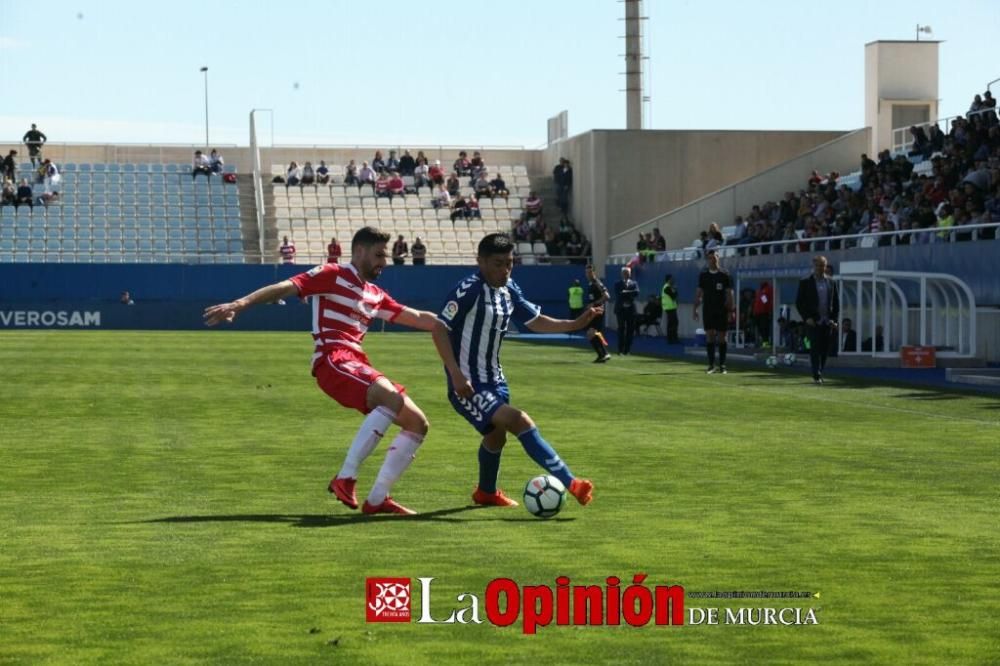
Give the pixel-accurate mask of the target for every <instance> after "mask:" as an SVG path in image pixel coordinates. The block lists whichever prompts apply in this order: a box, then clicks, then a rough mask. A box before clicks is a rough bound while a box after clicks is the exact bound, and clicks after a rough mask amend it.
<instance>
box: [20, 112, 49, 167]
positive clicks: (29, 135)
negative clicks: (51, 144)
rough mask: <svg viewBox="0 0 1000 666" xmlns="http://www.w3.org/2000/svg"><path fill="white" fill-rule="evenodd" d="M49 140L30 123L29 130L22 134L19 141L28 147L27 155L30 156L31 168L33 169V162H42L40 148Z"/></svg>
mask: <svg viewBox="0 0 1000 666" xmlns="http://www.w3.org/2000/svg"><path fill="white" fill-rule="evenodd" d="M48 140H49V138H48V137H47V136H45V135H44V134H42V133H41V132H40V131H39V129H38V126H37V125H35V124H34V123H32V125H31V129H30V130H28V131H27V132H25V133H24V138H22V139H21V141H23V142H24V145H26V146H27V147H28V155H30V156H31V168H35V161H36V160H37V161H39V162H41V161H42V146H44V145H45V142H46V141H48Z"/></svg>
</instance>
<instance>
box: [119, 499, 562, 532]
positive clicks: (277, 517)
mask: <svg viewBox="0 0 1000 666" xmlns="http://www.w3.org/2000/svg"><path fill="white" fill-rule="evenodd" d="M486 508H488V507H482V506H477V505H474V504H473V505H469V506H456V507H451V508H448V509H438V510H436V511H427V512H425V513H418V514H417V515H415V516H386V515H368V514H363V513H349V514H322V513H318V514H308V513H307V514H286V513H244V514H231V515H202V516H167V517H166V518H152V519H150V520H141V521H138V522H139V523H144V524H149V523H173V524H188V523H283V524H286V525H289V526H291V527H344V526H347V525H360V524H362V523H371V522H377V521H392V522H397V521H398V522H407V523H410V522H427V521H442V522H464V520H462V519H455V518H450V517H449V516H452V515H454V514H459V513H464V512H466V511H475V510H478V509H486ZM490 519H492V520H512V519H513V520H518V519H517V518H513V517H512V516H510V515H509V514H507V516H502V515H500V514H499V513H498V515H497V516H495V517H493V516H491V518H490ZM520 520H525V521H535V520H538V519H537V518H533V517H531V516H524V517H523V518H520ZM564 520H573V518H568V519H562V520H560V521H559V522H563V521H564Z"/></svg>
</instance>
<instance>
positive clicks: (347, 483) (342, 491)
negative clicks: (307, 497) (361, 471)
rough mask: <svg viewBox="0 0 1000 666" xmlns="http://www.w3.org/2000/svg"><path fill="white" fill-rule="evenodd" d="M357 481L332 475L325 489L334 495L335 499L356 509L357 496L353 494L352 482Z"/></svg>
mask: <svg viewBox="0 0 1000 666" xmlns="http://www.w3.org/2000/svg"><path fill="white" fill-rule="evenodd" d="M357 482H358V480H357V479H348V478H344V479H341V478H339V477H334V478H333V479H331V480H330V486H329V487H328V488H327V490H329V491H330V492H331V493H333V494H334V495H336V496H337V499H339V500H340V501H341V502H343V503H344V505H345V506H346V507H347V508H348V509H357V508H358V498H357V496H355V494H354V484H356V483H357Z"/></svg>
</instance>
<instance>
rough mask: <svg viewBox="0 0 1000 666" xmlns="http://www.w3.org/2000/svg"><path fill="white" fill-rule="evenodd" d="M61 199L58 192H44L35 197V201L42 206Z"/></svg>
mask: <svg viewBox="0 0 1000 666" xmlns="http://www.w3.org/2000/svg"><path fill="white" fill-rule="evenodd" d="M58 201H59V193H58V192H42V193H41V194H39V195H38V196H37V197H35V203H37V204H39V205H40V206H48V205H49V204H53V203H56V202H58Z"/></svg>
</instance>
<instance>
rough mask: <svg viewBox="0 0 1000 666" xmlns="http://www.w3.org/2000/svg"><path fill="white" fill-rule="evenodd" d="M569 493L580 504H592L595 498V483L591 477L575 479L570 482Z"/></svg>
mask: <svg viewBox="0 0 1000 666" xmlns="http://www.w3.org/2000/svg"><path fill="white" fill-rule="evenodd" d="M569 494H570V495H572V496H573V497H575V498H576V501H577V502H579V503H580V504H583V505H585V506H586V505H587V504H590V500H592V499H594V483H593V481H590V480H589V479H573V482H572V483H570V484H569Z"/></svg>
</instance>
